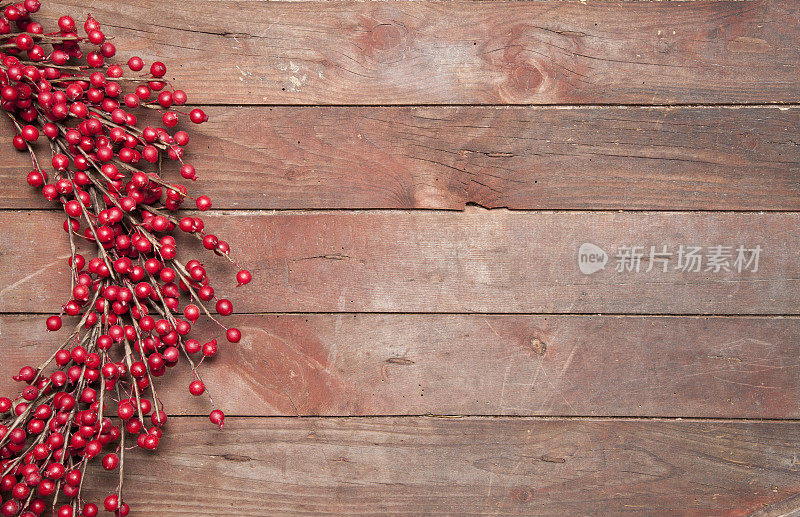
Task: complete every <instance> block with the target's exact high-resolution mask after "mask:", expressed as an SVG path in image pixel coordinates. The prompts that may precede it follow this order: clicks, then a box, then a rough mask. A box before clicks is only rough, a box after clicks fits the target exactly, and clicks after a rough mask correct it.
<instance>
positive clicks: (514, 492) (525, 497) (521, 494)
mask: <svg viewBox="0 0 800 517" xmlns="http://www.w3.org/2000/svg"><path fill="white" fill-rule="evenodd" d="M510 495H511V500H512V501H514V502H515V503H529V502H530V501H531V498H532V495H531V491H530V489H529V488H528V487H524V486H518V487H516V488H512V489H511V493H510Z"/></svg>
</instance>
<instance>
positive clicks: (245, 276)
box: [236, 269, 253, 285]
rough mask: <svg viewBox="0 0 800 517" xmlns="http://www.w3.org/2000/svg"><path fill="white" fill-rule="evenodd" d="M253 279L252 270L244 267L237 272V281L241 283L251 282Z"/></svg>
mask: <svg viewBox="0 0 800 517" xmlns="http://www.w3.org/2000/svg"><path fill="white" fill-rule="evenodd" d="M252 279H253V276H252V275H251V274H250V271H248V270H246V269H242V270H241V271H239V272H238V273H236V281H237V282H238V283H239V285H245V284H249V283H250V280H252Z"/></svg>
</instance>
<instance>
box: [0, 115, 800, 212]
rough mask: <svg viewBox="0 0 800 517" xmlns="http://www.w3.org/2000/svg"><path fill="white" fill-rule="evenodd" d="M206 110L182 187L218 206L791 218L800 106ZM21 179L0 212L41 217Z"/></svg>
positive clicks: (796, 198)
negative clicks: (781, 214)
mask: <svg viewBox="0 0 800 517" xmlns="http://www.w3.org/2000/svg"><path fill="white" fill-rule="evenodd" d="M206 110H207V111H208V112H209V114H210V115H211V120H210V121H209V122H208V123H206V124H203V125H201V126H193V127H192V128H189V129H190V130H192V131H191V132H192V139H193V140H192V145H191V151H190V153H191V158H190V160H191V162H192V163H194V164H196V165H197V167H198V170H199V173H200V181H198V182H197V183H196V184H193V185H192V187H193V188H194V189H195V190H196V191H201V190H202V191H203V192H204V193H207V194H209V195H210V196H211V198H212V199H213V200H214V202H215V206H217V207H218V208H232V209H270V208H279V209H303V208H438V209H457V210H461V209H463V208H464V206H465V204H466V203H475V204H479V205H482V206H485V207H488V208H496V207H509V208H514V209H537V208H538V209H670V210H675V209H688V210H691V209H702V210H718V209H721V210H762V209H763V210H798V209H800V184H799V183H798V181H797V177H798V175H800V146H798V145H797V143H796V140H797V136H796V135H797V134H798V132H800V108H788V107H785V108H784V107H751V108H618V107H599V108H575V109H559V108H550V107H544V108H531V107H527V108H521V107H435V108H432V107H422V108H420V107H391V108H364V107H361V108H355V107H348V108H340V107H270V108H267V107H206ZM4 124H5V125H6V126H8V128H9V131H10V130H11V126H10V123H8V121H4V122H0V126H3V125H4ZM42 150H43V152H44V153H46V152H47V150H46V148H44V147H42ZM29 168H30V159H29V158H28V156H27V155H25V154H22V153H18V152H16V151H15V150H13V149H12V147H11V146H10V145H9V146H6V145H2V146H0V208H32V207H33V208H43V207H48V206H52V205H50V204H48V203H46V201H44V199H42V198H41V197H40V196H36V195H34V194H33V193H32V191H31V189H29V188H27V185H26V184H25V172H26V171H27V170H28V169H29ZM168 177H176V178H177V177H178V175H177V172H172V173H168ZM622 191H624V192H625V195H624V196H621V195H620V192H622Z"/></svg>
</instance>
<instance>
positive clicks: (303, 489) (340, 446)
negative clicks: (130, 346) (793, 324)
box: [87, 417, 800, 516]
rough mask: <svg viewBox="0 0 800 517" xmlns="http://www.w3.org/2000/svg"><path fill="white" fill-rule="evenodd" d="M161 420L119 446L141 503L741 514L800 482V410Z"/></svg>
mask: <svg viewBox="0 0 800 517" xmlns="http://www.w3.org/2000/svg"><path fill="white" fill-rule="evenodd" d="M167 426H168V432H167V433H166V434H165V437H164V439H163V440H162V444H163V448H160V450H159V453H158V454H157V455H153V456H148V457H147V458H146V459H145V458H144V457H143V456H144V455H143V454H140V453H139V452H138V451H134V452H132V453H131V454H126V461H127V460H130V462H129V463H126V466H125V472H126V475H127V481H126V483H125V486H126V487H127V492H126V494H127V496H126V500H127V501H128V502H129V503H130V504H131V505H132V506H133V507H134V510H138V511H140V512H141V513H142V514H150V513H158V515H165V516H178V515H201V514H202V515H220V516H222V515H230V514H231V509H232V508H235V513H236V515H242V516H249V515H252V516H256V515H259V516H261V515H278V514H298V513H324V514H343V513H347V514H353V513H358V514H399V515H420V514H448V515H451V514H454V515H474V514H486V513H492V514H495V513H497V514H517V515H531V514H536V515H597V514H603V515H609V514H623V513H624V514H628V513H630V512H635V513H637V514H648V515H747V514H749V513H750V512H752V511H755V510H758V509H762V508H765V507H769V506H772V505H780V501H782V500H785V499H788V498H790V497H792V496H793V495H794V494H796V493H797V492H798V491H800V476H798V475H797V473H798V466H797V449H798V447H800V425H798V424H797V423H776V422H771V423H767V422H764V423H756V422H736V423H718V422H693V421H683V422H678V421H655V422H653V421H628V420H616V421H596V420H595V421H592V420H589V421H587V420H539V419H527V418H464V419H437V418H424V417H423V418H366V419H353V418H348V419H338V418H326V419H317V418H304V419H297V418H266V419H252V418H251V419H235V418H231V419H229V420H228V421H227V422H226V426H227V427H226V429H224V430H223V431H222V432H219V431H214V430H212V429H210V428H209V427H210V424H209V423H208V422H207V421H206V420H205V419H194V418H191V419H179V420H172V421H171V422H168V424H167ZM210 444H211V445H210ZM210 447H213V448H210ZM102 478H103V481H102V482H101V484H100V486H101V487H109V488H110V487H111V486H113V485H114V484H116V478H114V474H113V473H109V474H103V475H102ZM87 486H93V484H87ZM200 486H202V487H203V489H202V490H197V488H198V487H200ZM105 494H106V491H105V490H103V489H102V488H101V489H99V490H98V489H97V488H95V492H93V493H92V495H93V496H94V498H95V499H99V498H101V497H104V496H105Z"/></svg>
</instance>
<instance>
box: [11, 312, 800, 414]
mask: <svg viewBox="0 0 800 517" xmlns="http://www.w3.org/2000/svg"><path fill="white" fill-rule="evenodd" d="M230 321H231V323H232V324H235V325H236V326H237V327H239V328H241V329H242V330H243V331H245V332H244V337H243V339H242V341H241V343H240V344H239V345H237V346H231V345H225V346H223V347H222V352H221V354H220V356H218V357H217V358H215V360H214V361H212V362H211V363H209V364H208V365H207V366H206V367H204V368H203V379H204V381H205V383H206V385H207V386H208V389H209V391H210V393H211V394H212V396H214V397H215V398H216V399H217V401H218V403H224V406H225V409H226V410H227V411H229V412H230V413H232V414H236V415H248V416H266V415H283V416H295V415H302V416H308V415H328V416H333V415H338V416H354V415H375V416H379V415H421V414H429V413H434V414H450V415H527V416H531V415H545V416H553V415H570V416H582V415H593V416H626V415H638V416H657V417H663V416H672V417H728V418H731V417H733V418H798V417H800V409H799V408H798V404H797V402H798V400H800V342H798V340H797V336H798V334H800V320H798V319H797V318H794V317H793V318H773V317H769V318H764V317H632V316H527V315H525V316H516V315H514V316H505V315H436V314H423V315H401V314H389V315H386V314H335V315H334V314H300V315H297V314H272V315H263V314H262V315H247V316H235V317H232V318H230ZM40 323H41V317H40V316H23V315H14V316H12V315H5V316H2V317H0V335H2V336H3V338H4V340H5V342H6V343H24V345H23V346H19V345H17V346H7V345H6V346H5V347H4V349H3V352H4V353H5V357H6V358H7V360H5V361H3V362H2V364H0V378H7V377H8V376H10V375H12V374H14V373H16V369H17V368H19V365H21V364H25V363H26V362H33V363H37V362H38V361H41V360H44V359H46V358H47V357H48V356H49V354H50V353H52V352H51V351H52V349H53V347H54V346H57V344H58V341H57V336H55V335H52V334H47V332H46V331H45V330H44V329H43V328H42V325H41V324H40ZM198 332H199V333H200V334H201V335H208V336H213V335H214V334H215V333H217V332H215V330H214V328H213V326H211V325H202V326H201V327H200V328H199V329H198ZM190 380H191V376H190V372H189V371H188V369H186V368H182V367H181V366H177V367H176V368H175V371H174V372H171V373H170V375H169V376H165V377H164V379H163V381H162V382H160V383H159V386H164V388H161V387H160V388H159V393H160V394H161V395H162V398H163V399H164V403H165V404H166V405H167V407H168V408H170V409H171V411H172V412H173V413H180V414H189V415H192V414H193V415H203V414H205V413H207V412H208V411H209V404H208V401H207V400H205V399H204V398H196V397H191V396H190V395H189V394H188V393H187V390H186V387H187V386H188V384H189V382H190ZM709 393H713V394H714V396H713V397H709V396H708V394H709Z"/></svg>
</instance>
